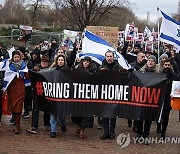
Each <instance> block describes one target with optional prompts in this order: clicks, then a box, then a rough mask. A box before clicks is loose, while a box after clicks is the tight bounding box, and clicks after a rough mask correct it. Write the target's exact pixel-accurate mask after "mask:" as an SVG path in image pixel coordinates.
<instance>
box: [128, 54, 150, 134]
mask: <svg viewBox="0 0 180 154" xmlns="http://www.w3.org/2000/svg"><path fill="white" fill-rule="evenodd" d="M145 64H146V59H145V54H144V52H143V51H140V52H138V54H137V60H136V61H135V62H133V63H131V66H132V67H134V70H136V71H139V70H140V69H141V68H142V67H143V66H144V65H145ZM136 123H137V121H136V120H135V121H134V124H133V131H134V132H137V128H136ZM131 125H132V120H131V119H128V126H129V127H131Z"/></svg>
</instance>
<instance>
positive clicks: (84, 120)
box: [71, 56, 96, 139]
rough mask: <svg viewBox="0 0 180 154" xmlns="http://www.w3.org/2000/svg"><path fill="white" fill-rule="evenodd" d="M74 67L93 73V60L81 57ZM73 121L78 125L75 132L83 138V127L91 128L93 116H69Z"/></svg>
mask: <svg viewBox="0 0 180 154" xmlns="http://www.w3.org/2000/svg"><path fill="white" fill-rule="evenodd" d="M76 69H84V70H86V71H88V72H90V73H94V72H95V71H96V70H95V67H94V66H93V62H92V60H91V58H90V57H88V56H86V57H84V58H83V59H81V62H80V64H79V65H77V67H76ZM71 119H72V121H73V123H75V124H77V125H78V127H77V129H76V134H78V135H79V137H80V138H81V139H84V137H85V135H84V130H85V128H88V127H89V128H92V127H93V122H94V118H93V117H71Z"/></svg>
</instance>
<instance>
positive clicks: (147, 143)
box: [144, 137, 149, 145]
mask: <svg viewBox="0 0 180 154" xmlns="http://www.w3.org/2000/svg"><path fill="white" fill-rule="evenodd" d="M144 145H149V139H148V137H145V138H144Z"/></svg>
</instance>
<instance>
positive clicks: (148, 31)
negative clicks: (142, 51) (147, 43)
mask: <svg viewBox="0 0 180 154" xmlns="http://www.w3.org/2000/svg"><path fill="white" fill-rule="evenodd" d="M144 33H145V34H147V36H148V37H150V36H151V34H152V32H151V30H150V29H149V28H148V27H147V26H146V27H145V28H144Z"/></svg>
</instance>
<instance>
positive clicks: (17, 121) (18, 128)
mask: <svg viewBox="0 0 180 154" xmlns="http://www.w3.org/2000/svg"><path fill="white" fill-rule="evenodd" d="M14 119H15V123H16V125H15V130H14V134H19V132H20V120H21V115H20V114H16V115H14Z"/></svg>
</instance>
